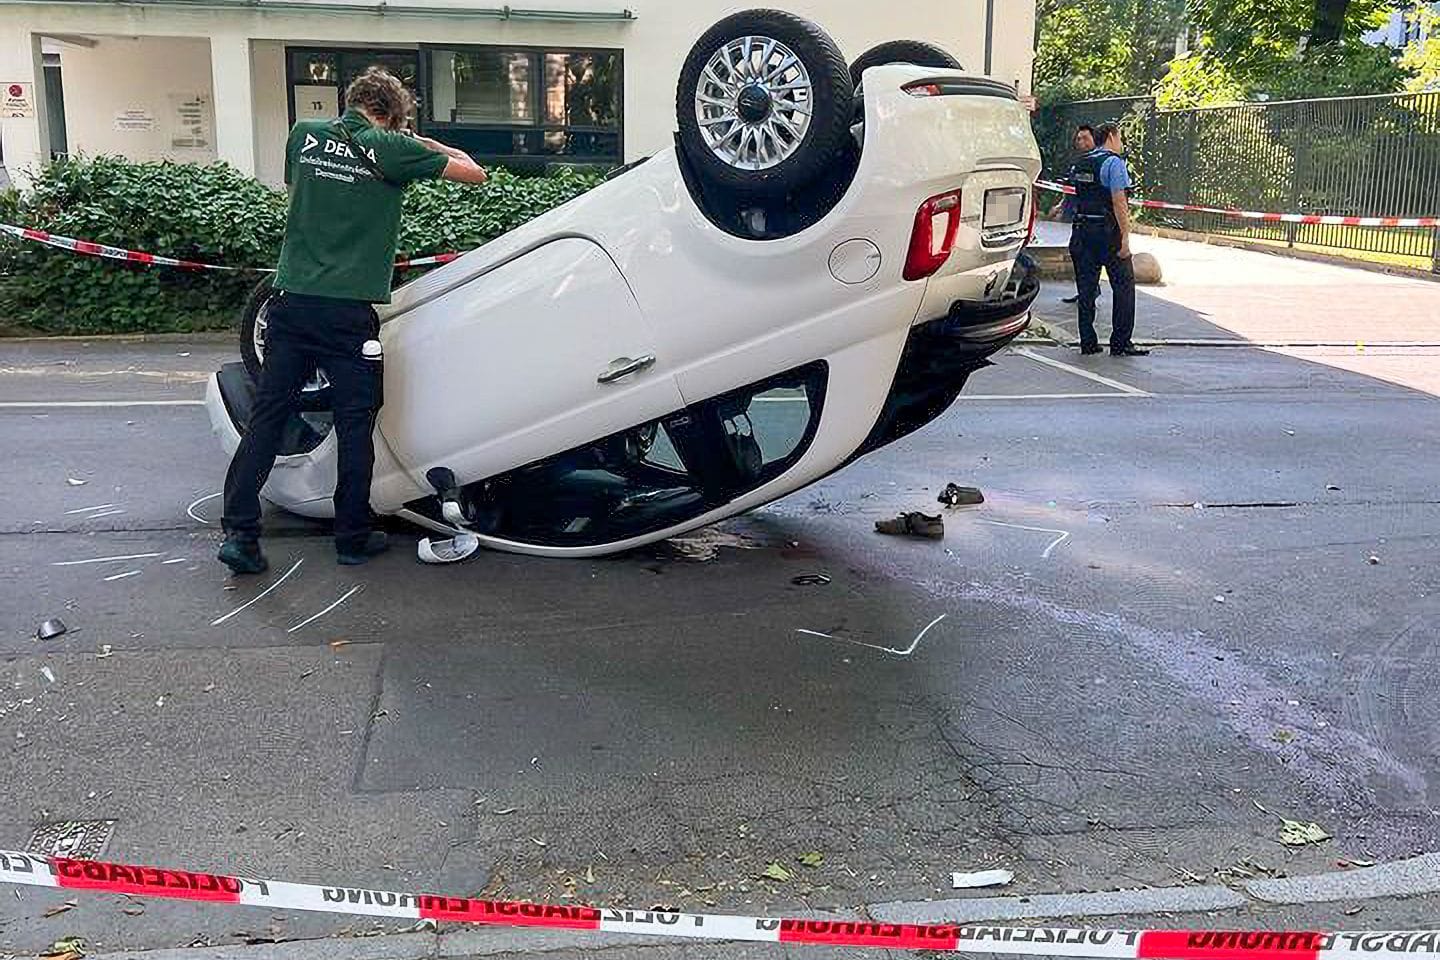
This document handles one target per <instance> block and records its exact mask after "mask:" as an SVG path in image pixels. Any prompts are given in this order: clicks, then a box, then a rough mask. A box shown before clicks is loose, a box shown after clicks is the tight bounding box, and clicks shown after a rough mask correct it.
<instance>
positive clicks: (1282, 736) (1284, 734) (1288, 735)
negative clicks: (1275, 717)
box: [1270, 728, 1295, 743]
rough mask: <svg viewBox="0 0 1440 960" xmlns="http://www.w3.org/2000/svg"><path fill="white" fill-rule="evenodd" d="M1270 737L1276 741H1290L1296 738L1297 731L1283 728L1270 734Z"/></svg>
mask: <svg viewBox="0 0 1440 960" xmlns="http://www.w3.org/2000/svg"><path fill="white" fill-rule="evenodd" d="M1270 739H1271V740H1274V741H1275V742H1276V743H1290V742H1292V741H1293V740H1294V739H1295V731H1293V730H1286V729H1284V728H1281V729H1279V730H1276V731H1275V732H1274V733H1272V734H1270Z"/></svg>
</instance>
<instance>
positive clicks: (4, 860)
mask: <svg viewBox="0 0 1440 960" xmlns="http://www.w3.org/2000/svg"><path fill="white" fill-rule="evenodd" d="M0 883H11V884H24V885H28V886H35V887H59V888H63V889H66V890H96V891H101V892H108V893H121V894H129V895H131V896H142V897H158V898H164V899H171V900H194V901H200V902H203V903H230V904H238V905H242V906H255V907H266V908H269V909H285V910H306V911H314V912H318V913H342V914H359V915H363V916H373V917H394V918H399V919H406V920H424V919H429V920H435V921H447V922H452V923H474V924H487V925H491V926H509V927H546V928H551V929H557V928H558V929H567V930H593V931H597V932H606V933H622V934H634V935H637V936H650V937H657V936H658V937H674V938H678V939H688V940H735V941H749V942H756V943H797V944H815V945H826V946H848V947H878V948H884V949H890V950H938V951H949V952H958V953H995V954H1006V955H1017V956H1022V955H1023V956H1053V957H1089V958H1099V960H1110V958H1118V960H1348V958H1356V960H1358V958H1362V957H1363V958H1371V960H1399V958H1401V957H1413V956H1414V955H1416V954H1428V955H1430V956H1435V955H1437V954H1440V931H1431V930H1410V931H1355V932H1328V933H1327V932H1321V931H1314V930H1310V931H1282V930H1260V931H1255V930H1249V931H1234V930H1081V929H1073V928H1063V927H998V926H957V925H953V924H908V923H883V922H876V921H867V920H804V919H785V918H766V917H742V916H723V915H716V914H698V913H680V912H678V911H667V910H625V909H620V908H610V907H587V906H581V905H576V904H546V903H526V902H521V901H515V900H477V899H472V898H466V897H444V896H435V895H431V894H415V893H393V892H389V891H385V890H366V889H361V888H356V887H328V886H317V885H314V884H308V883H286V882H283V881H279V880H256V879H253V878H250V877H237V876H226V875H223V874H215V873H194V872H192V871H189V870H170V869H165V868H162V867H139V866H131V865H129V864H120V863H105V862H101V861H93V860H70V859H67V858H64V857H41V856H37V855H35V854H30V853H18V852H13V851H0Z"/></svg>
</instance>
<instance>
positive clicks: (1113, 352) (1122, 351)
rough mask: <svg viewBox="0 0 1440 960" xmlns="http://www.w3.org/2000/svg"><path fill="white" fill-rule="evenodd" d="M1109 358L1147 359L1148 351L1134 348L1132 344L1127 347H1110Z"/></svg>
mask: <svg viewBox="0 0 1440 960" xmlns="http://www.w3.org/2000/svg"><path fill="white" fill-rule="evenodd" d="M1110 356H1112V357H1148V356H1150V351H1149V350H1146V349H1144V348H1143V347H1137V346H1135V345H1134V344H1133V343H1132V344H1131V345H1130V346H1128V347H1111V348H1110Z"/></svg>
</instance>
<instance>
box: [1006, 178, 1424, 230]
mask: <svg viewBox="0 0 1440 960" xmlns="http://www.w3.org/2000/svg"><path fill="white" fill-rule="evenodd" d="M1035 185H1036V186H1037V187H1040V188H1041V189H1043V190H1053V191H1055V192H1056V193H1068V194H1071V195H1073V194H1074V193H1075V188H1074V187H1071V186H1068V185H1066V184H1063V183H1055V182H1053V181H1050V180H1037V181H1035ZM1130 205H1131V206H1132V207H1145V208H1146V209H1148V210H1181V211H1184V212H1186V213H1216V214H1219V215H1220V216H1222V217H1237V218H1239V219H1241V220H1262V221H1267V222H1271V223H1322V224H1328V225H1331V226H1338V227H1440V217H1342V216H1337V215H1334V214H1319V213H1262V212H1261V211H1259V210H1234V209H1231V208H1228V207H1200V206H1196V205H1194V204H1190V203H1166V202H1165V201H1163V200H1135V199H1133V198H1132V199H1131V201H1130Z"/></svg>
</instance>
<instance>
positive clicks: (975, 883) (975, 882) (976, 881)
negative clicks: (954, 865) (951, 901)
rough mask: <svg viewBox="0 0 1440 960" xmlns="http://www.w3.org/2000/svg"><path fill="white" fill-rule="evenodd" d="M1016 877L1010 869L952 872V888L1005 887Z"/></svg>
mask: <svg viewBox="0 0 1440 960" xmlns="http://www.w3.org/2000/svg"><path fill="white" fill-rule="evenodd" d="M1014 879H1015V874H1013V873H1011V872H1010V871H1009V870H976V871H973V872H971V873H952V874H950V889H952V890H974V889H977V888H979V887H1003V886H1007V885H1008V884H1010V883H1011V882H1013V881H1014Z"/></svg>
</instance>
